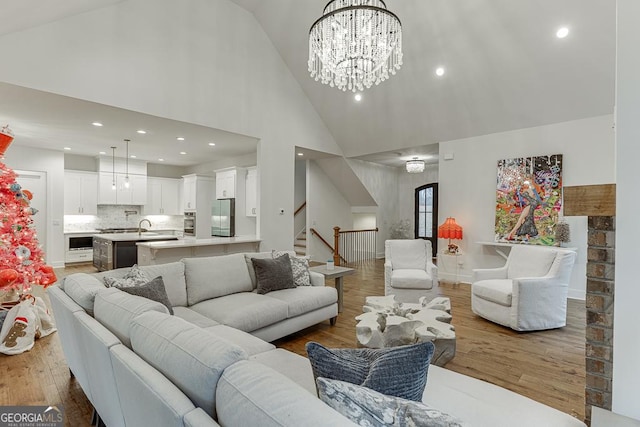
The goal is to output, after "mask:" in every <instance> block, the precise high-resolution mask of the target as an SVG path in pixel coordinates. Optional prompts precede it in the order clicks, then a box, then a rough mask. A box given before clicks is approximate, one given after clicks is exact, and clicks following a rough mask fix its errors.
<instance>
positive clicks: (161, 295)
mask: <svg viewBox="0 0 640 427" xmlns="http://www.w3.org/2000/svg"><path fill="white" fill-rule="evenodd" d="M120 290H121V291H124V292H126V293H128V294H131V295H137V296H139V297H143V298H147V299H150V300H153V301H156V302H159V303H160V304H164V305H165V306H166V307H167V308H168V309H169V314H171V315H173V308H172V307H171V302H170V301H169V297H168V296H167V290H166V289H165V287H164V280H162V276H158V277H156V278H155V279H153V280H151V281H150V282H148V283H145V284H144V285H140V286H129V287H126V288H120Z"/></svg>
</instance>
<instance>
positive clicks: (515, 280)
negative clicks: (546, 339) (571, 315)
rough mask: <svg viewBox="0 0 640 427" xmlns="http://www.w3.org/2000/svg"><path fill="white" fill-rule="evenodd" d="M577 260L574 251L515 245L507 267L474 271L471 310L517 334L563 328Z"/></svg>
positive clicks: (565, 322)
mask: <svg viewBox="0 0 640 427" xmlns="http://www.w3.org/2000/svg"><path fill="white" fill-rule="evenodd" d="M575 259H576V253H575V252H573V251H571V250H566V249H560V248H540V247H535V246H514V247H513V248H512V249H511V252H510V253H509V257H508V258H507V263H506V264H505V266H504V267H501V268H493V269H476V270H473V280H472V285H471V309H472V310H473V312H474V313H475V314H477V315H479V316H481V317H484V318H485V319H487V320H490V321H492V322H495V323H498V324H500V325H503V326H507V327H509V328H511V329H514V330H516V331H537V330H542V329H553V328H561V327H563V326H565V325H566V324H567V294H568V291H569V278H570V277H571V270H572V269H573V264H574V262H575Z"/></svg>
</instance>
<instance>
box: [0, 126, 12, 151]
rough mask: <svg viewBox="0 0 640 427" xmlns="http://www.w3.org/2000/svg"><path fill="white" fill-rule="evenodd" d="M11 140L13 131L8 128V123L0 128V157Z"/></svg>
mask: <svg viewBox="0 0 640 427" xmlns="http://www.w3.org/2000/svg"><path fill="white" fill-rule="evenodd" d="M12 141H13V132H12V131H11V129H9V125H6V126H4V127H2V128H1V129H0V157H4V152H5V151H6V150H7V147H9V145H10V144H11V142H12Z"/></svg>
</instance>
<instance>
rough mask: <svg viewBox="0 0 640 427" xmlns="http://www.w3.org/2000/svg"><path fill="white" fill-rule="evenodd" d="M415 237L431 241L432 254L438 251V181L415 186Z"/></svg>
mask: <svg viewBox="0 0 640 427" xmlns="http://www.w3.org/2000/svg"><path fill="white" fill-rule="evenodd" d="M414 210H415V237H416V239H427V240H429V241H430V242H431V248H432V250H433V254H434V256H435V254H437V253H438V183H433V184H426V185H423V186H422V187H418V188H416V203H415V208H414Z"/></svg>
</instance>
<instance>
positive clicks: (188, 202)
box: [182, 175, 197, 212]
mask: <svg viewBox="0 0 640 427" xmlns="http://www.w3.org/2000/svg"><path fill="white" fill-rule="evenodd" d="M196 179H197V177H196V176H195V175H187V176H184V177H182V208H183V210H184V211H185V212H190V211H191V212H192V211H195V210H196V186H197V181H196Z"/></svg>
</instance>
